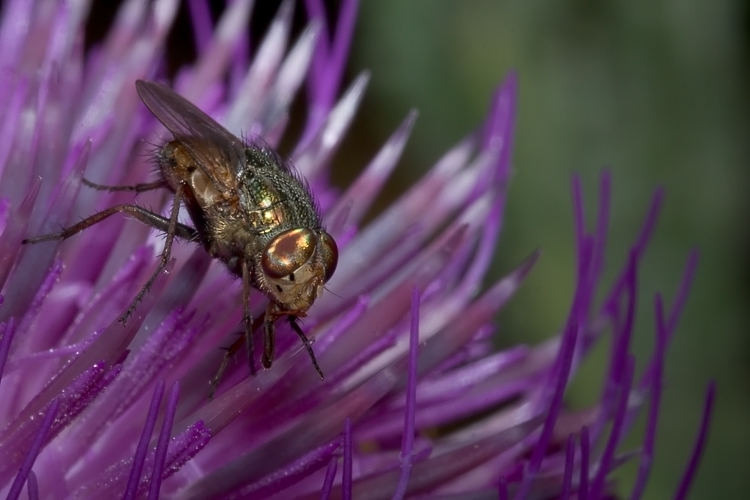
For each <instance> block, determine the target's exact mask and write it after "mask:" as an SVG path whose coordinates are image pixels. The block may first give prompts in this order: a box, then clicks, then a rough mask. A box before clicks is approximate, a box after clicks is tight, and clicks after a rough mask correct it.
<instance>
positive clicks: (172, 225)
mask: <svg viewBox="0 0 750 500" xmlns="http://www.w3.org/2000/svg"><path fill="white" fill-rule="evenodd" d="M184 189H185V188H184V186H182V185H180V186H178V188H177V190H176V191H175V193H174V201H173V202H172V211H171V212H170V214H169V220H168V225H167V229H166V231H165V232H166V234H167V236H166V238H165V239H164V250H162V252H161V257H160V258H159V264H158V265H157V266H156V270H155V271H154V272H153V274H151V277H150V278H149V279H148V281H147V282H146V284H145V285H143V287H142V288H141V290H140V291H139V292H138V295H136V296H135V299H133V302H132V303H131V304H130V307H128V310H127V311H125V312H124V313H123V314H122V316H120V319H119V321H120V323H122V324H123V325H124V324H125V323H126V322H127V321H128V318H129V317H130V315H131V314H133V311H135V308H136V307H137V306H138V304H140V303H141V301H142V300H143V297H144V296H145V295H146V293H148V291H149V289H150V288H151V286H152V285H153V284H154V282H155V281H156V278H157V277H158V276H159V274H161V272H162V271H163V270H164V268H166V267H167V263H169V257H170V256H171V255H172V243H173V242H174V237H175V234H176V233H177V226H178V222H177V216H178V215H179V213H180V201H182V196H183V190H184Z"/></svg>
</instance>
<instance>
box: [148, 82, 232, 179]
mask: <svg viewBox="0 0 750 500" xmlns="http://www.w3.org/2000/svg"><path fill="white" fill-rule="evenodd" d="M135 89H136V90H137V91H138V95H139V96H140V98H141V100H142V101H143V104H145V105H146V107H147V108H148V109H149V110H150V111H151V112H152V113H153V114H154V116H155V117H156V118H157V119H158V120H159V121H160V122H161V123H162V124H163V125H164V126H165V127H167V130H169V131H170V132H172V134H173V135H174V137H175V139H177V140H179V141H180V143H181V144H182V145H183V146H184V147H185V149H186V150H187V152H188V154H189V155H190V157H191V158H192V159H193V161H194V162H195V163H196V165H198V167H200V169H201V170H203V172H204V173H205V174H206V175H207V176H208V178H209V179H211V181H212V182H213V183H214V185H215V187H216V189H218V190H219V191H229V190H234V189H235V187H236V185H237V181H236V179H237V173H238V172H240V171H241V170H243V169H244V167H245V163H246V159H245V145H244V144H243V142H242V141H241V140H240V139H238V138H237V137H236V136H235V135H234V134H232V133H231V132H229V131H228V130H227V129H225V128H224V127H222V126H221V125H219V124H218V123H216V121H215V120H214V119H213V118H211V117H210V116H208V115H207V114H206V113H204V112H203V111H201V110H200V109H198V108H197V107H196V106H195V105H194V104H193V103H191V102H190V101H188V100H187V99H185V98H184V97H182V96H181V95H179V94H177V93H175V92H174V91H173V90H172V89H170V88H169V87H165V86H164V85H162V84H160V83H156V82H146V81H143V80H137V81H136V82H135Z"/></svg>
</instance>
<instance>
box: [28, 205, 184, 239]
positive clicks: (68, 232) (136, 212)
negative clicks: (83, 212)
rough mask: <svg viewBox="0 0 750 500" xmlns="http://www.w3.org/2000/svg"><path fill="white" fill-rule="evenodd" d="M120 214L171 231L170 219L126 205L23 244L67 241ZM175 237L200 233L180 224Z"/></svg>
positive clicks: (141, 208)
mask: <svg viewBox="0 0 750 500" xmlns="http://www.w3.org/2000/svg"><path fill="white" fill-rule="evenodd" d="M118 213H123V214H126V215H130V216H131V217H133V218H134V219H137V220H139V221H140V222H142V223H144V224H146V225H147V226H151V227H153V228H154V229H158V230H160V231H164V232H167V231H168V230H169V219H167V218H165V217H162V216H161V215H159V214H156V213H154V212H151V211H149V210H146V209H145V208H143V207H139V206H138V205H127V204H124V205H115V206H113V207H109V208H107V209H105V210H102V211H101V212H97V213H95V214H94V215H92V216H90V217H86V218H85V219H83V220H82V221H80V222H79V223H77V224H73V225H72V226H70V227H68V228H65V229H63V230H62V231H60V232H59V233H50V234H45V235H43V236H37V237H35V238H26V239H25V240H23V241H22V242H21V243H23V244H24V245H33V244H34V243H41V242H43V241H55V240H66V239H68V238H70V237H71V236H73V235H76V234H78V233H80V232H81V231H83V230H84V229H87V228H89V227H91V226H93V225H94V224H98V223H100V222H101V221H103V220H104V219H106V218H108V217H110V216H112V215H114V214H118ZM174 235H175V236H177V237H178V238H182V239H185V240H193V239H195V238H197V237H198V232H197V231H196V230H195V229H193V228H192V227H190V226H186V225H185V224H179V223H178V224H177V227H176V228H175V231H174Z"/></svg>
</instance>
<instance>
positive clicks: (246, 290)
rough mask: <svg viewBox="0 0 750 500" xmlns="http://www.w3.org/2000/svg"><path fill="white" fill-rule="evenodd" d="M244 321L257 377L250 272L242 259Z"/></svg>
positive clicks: (252, 370)
mask: <svg viewBox="0 0 750 500" xmlns="http://www.w3.org/2000/svg"><path fill="white" fill-rule="evenodd" d="M241 267H242V321H243V323H244V324H245V344H246V345H247V362H248V364H249V365H250V374H251V375H255V345H254V343H253V314H252V312H250V270H249V269H248V267H247V259H242V265H241Z"/></svg>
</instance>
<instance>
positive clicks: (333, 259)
mask: <svg viewBox="0 0 750 500" xmlns="http://www.w3.org/2000/svg"><path fill="white" fill-rule="evenodd" d="M318 252H320V256H321V260H322V261H323V269H324V270H325V281H328V280H329V279H331V276H333V272H334V271H336V265H338V263H339V249H338V247H337V246H336V242H335V241H333V238H332V237H331V235H330V234H328V233H326V232H325V231H321V233H320V247H319V248H318Z"/></svg>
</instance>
